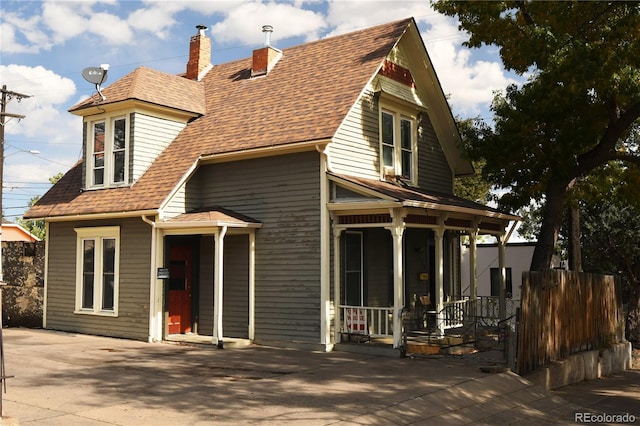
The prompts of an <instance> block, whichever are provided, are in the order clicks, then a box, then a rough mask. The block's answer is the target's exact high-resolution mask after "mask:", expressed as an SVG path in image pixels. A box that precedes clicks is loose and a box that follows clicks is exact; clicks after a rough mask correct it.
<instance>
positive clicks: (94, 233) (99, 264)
mask: <svg viewBox="0 0 640 426" xmlns="http://www.w3.org/2000/svg"><path fill="white" fill-rule="evenodd" d="M75 231H76V235H77V252H76V253H77V258H76V309H75V312H76V313H82V314H95V315H108V316H117V315H118V286H119V264H120V262H119V259H120V228H119V227H117V226H106V227H95V228H76V229H75Z"/></svg>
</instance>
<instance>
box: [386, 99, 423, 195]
mask: <svg viewBox="0 0 640 426" xmlns="http://www.w3.org/2000/svg"><path fill="white" fill-rule="evenodd" d="M417 165H418V154H417V131H416V119H415V116H414V115H412V114H410V113H409V112H406V111H401V110H397V109H392V108H390V107H387V106H384V107H381V108H380V169H381V170H380V174H381V177H382V178H383V179H385V178H388V177H394V178H397V177H399V178H402V179H404V180H406V181H408V182H409V183H412V184H415V183H416V181H417Z"/></svg>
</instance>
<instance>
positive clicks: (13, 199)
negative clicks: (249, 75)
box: [0, 0, 515, 220]
mask: <svg viewBox="0 0 640 426" xmlns="http://www.w3.org/2000/svg"><path fill="white" fill-rule="evenodd" d="M409 16H413V17H414V18H415V19H416V21H417V23H418V27H419V29H420V31H421V34H422V37H423V40H424V43H425V46H426V48H427V51H428V52H429V55H430V56H431V60H432V62H433V65H434V68H435V69H436V72H437V73H438V76H439V78H440V82H441V83H442V86H443V89H444V91H445V93H446V94H448V96H449V100H450V103H451V107H452V110H453V113H454V114H455V115H457V116H460V117H463V118H466V117H471V116H478V115H480V116H483V117H485V118H490V117H489V112H488V105H489V103H490V102H491V99H492V97H493V92H494V91H496V90H502V89H504V88H505V87H506V86H507V85H508V84H510V83H513V82H515V80H514V76H513V75H511V74H509V73H507V72H506V71H504V70H503V68H502V65H501V62H500V60H499V57H498V55H497V53H496V51H495V50H494V49H492V48H483V49H479V50H469V49H467V48H464V47H462V42H464V41H465V40H466V39H467V37H466V36H465V34H464V33H461V32H460V31H459V30H458V29H457V22H456V21H455V20H454V19H451V18H448V17H445V16H443V15H440V14H438V13H436V12H434V11H433V10H432V9H431V7H430V3H429V0H419V1H372V0H364V1H343V0H336V1H317V0H310V1H304V0H297V1H288V2H283V1H268V2H267V1H239V0H238V1H211V0H209V1H194V0H190V1H180V0H167V1H115V0H108V1H92V0H82V1H22V0H20V1H10V0H2V2H1V3H0V55H1V56H0V84H6V85H7V89H9V90H12V91H15V92H18V93H24V94H28V95H32V97H31V98H29V99H25V100H23V101H22V102H20V103H18V102H16V101H12V102H10V103H8V105H7V111H8V112H11V113H14V114H24V115H25V116H26V118H25V119H23V120H20V121H18V120H15V119H13V120H10V121H9V122H7V124H6V127H5V168H4V191H3V192H4V196H3V207H4V211H5V216H6V218H7V219H9V220H15V219H16V218H17V217H20V216H21V215H22V214H23V212H24V210H25V209H26V206H27V205H28V203H29V200H30V199H31V198H32V197H33V196H37V195H42V194H43V193H44V192H46V190H47V189H48V188H49V186H50V185H49V181H48V178H49V177H50V176H53V175H55V174H57V173H59V172H66V171H67V170H68V169H69V168H70V167H71V166H72V165H73V164H74V163H75V162H76V161H77V160H78V159H79V158H80V156H81V154H82V152H81V150H82V119H81V118H79V117H76V116H74V115H71V114H69V113H68V112H67V110H68V109H69V108H70V107H71V106H73V105H74V104H76V103H77V102H79V101H81V100H83V99H85V98H87V97H89V96H91V95H92V94H93V93H94V92H95V88H94V86H93V85H92V84H90V83H88V82H86V81H85V80H84V79H83V78H82V75H81V72H82V70H83V69H84V68H86V67H95V66H99V65H100V64H109V65H110V68H109V73H108V80H107V82H106V83H105V84H104V85H103V86H104V87H106V86H108V85H109V84H111V83H113V82H114V81H116V80H117V79H119V78H121V77H122V76H124V75H126V74H128V73H129V72H131V71H132V70H134V69H135V68H137V67H139V66H146V67H149V68H154V69H158V70H160V71H164V72H168V73H176V74H177V73H182V72H184V71H185V67H186V63H187V59H188V53H189V38H190V37H191V36H192V35H194V34H196V29H195V26H196V25H198V24H203V25H206V26H207V27H209V29H208V30H207V34H208V35H209V36H210V37H211V39H212V62H213V64H214V65H215V64H217V63H223V62H227V61H230V60H234V59H238V58H243V57H248V56H251V52H252V50H253V49H254V48H256V47H258V46H260V45H262V43H263V41H264V36H263V34H262V33H261V27H262V25H265V24H270V25H272V26H273V27H274V32H273V34H272V44H273V45H274V46H276V47H278V48H286V47H289V46H293V45H297V44H301V43H305V42H308V41H312V40H317V39H321V38H324V37H329V36H332V35H337V34H341V33H345V32H350V31H355V30H358V29H361V28H366V27H370V26H373V25H376V24H380V23H384V22H389V21H393V20H397V19H402V18H406V17H409ZM30 150H36V151H39V152H40V154H37V155H35V154H32V153H29V152H28V151H30Z"/></svg>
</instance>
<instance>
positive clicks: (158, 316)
mask: <svg viewBox="0 0 640 426" xmlns="http://www.w3.org/2000/svg"><path fill="white" fill-rule="evenodd" d="M141 219H142V221H143V222H145V223H147V224H149V225H150V226H151V259H150V260H151V262H150V263H151V267H150V271H149V337H148V340H149V343H152V342H157V341H162V337H163V336H162V329H161V326H162V312H161V311H159V310H158V307H159V306H162V299H161V297H162V285H163V284H162V282H160V280H158V279H157V278H156V275H155V274H154V271H156V269H157V265H158V263H157V253H158V250H157V247H156V245H157V242H158V236H157V235H158V228H157V227H156V222H154V221H153V220H151V219H149V218H148V217H147V216H146V215H142V216H141ZM156 298H160V300H156Z"/></svg>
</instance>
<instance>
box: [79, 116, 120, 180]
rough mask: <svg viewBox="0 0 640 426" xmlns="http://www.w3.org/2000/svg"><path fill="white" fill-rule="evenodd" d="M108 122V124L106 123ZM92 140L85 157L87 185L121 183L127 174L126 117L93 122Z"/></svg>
mask: <svg viewBox="0 0 640 426" xmlns="http://www.w3.org/2000/svg"><path fill="white" fill-rule="evenodd" d="M107 123H108V124H107ZM92 126H93V132H92V135H93V141H92V143H90V144H89V148H91V149H89V148H88V151H90V152H89V153H88V155H89V157H88V158H87V180H88V182H87V185H88V186H109V185H114V184H122V183H124V182H125V181H126V175H127V170H128V168H127V164H126V161H127V144H128V138H127V132H128V128H127V119H126V118H124V117H119V118H113V119H110V120H109V121H99V122H94V123H93V125H92Z"/></svg>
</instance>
